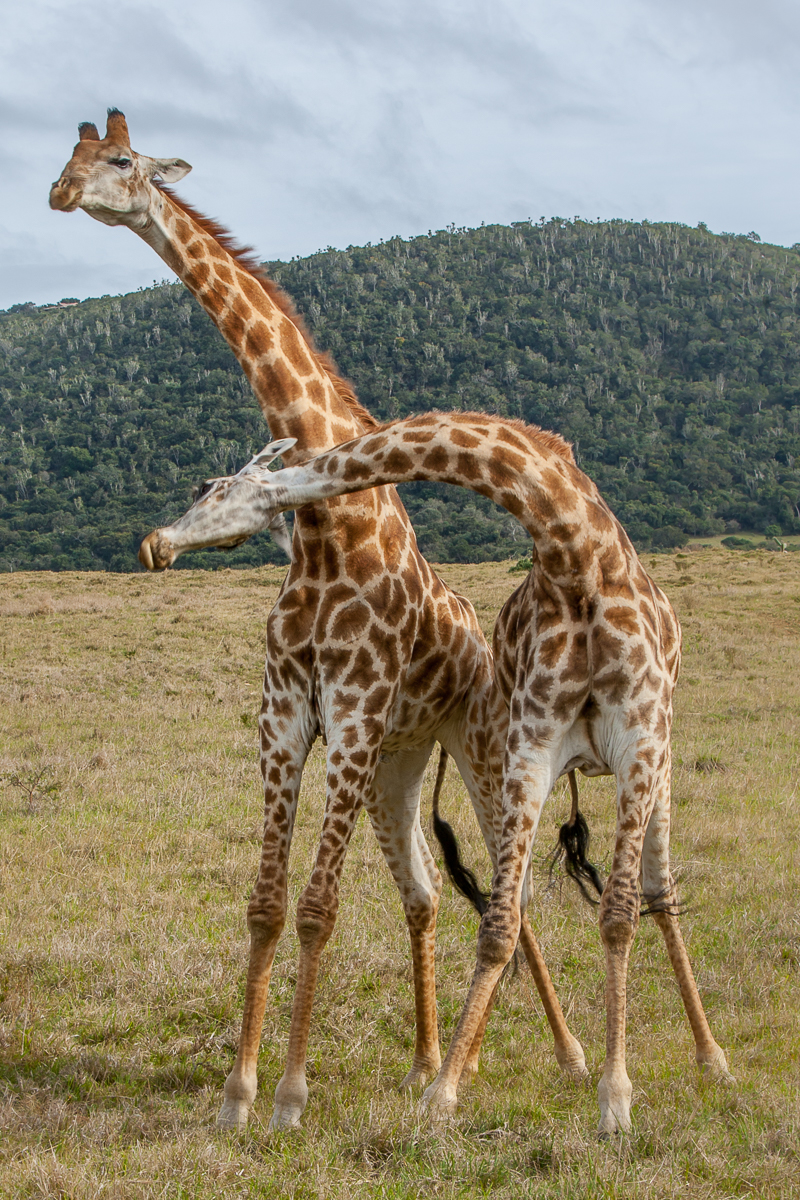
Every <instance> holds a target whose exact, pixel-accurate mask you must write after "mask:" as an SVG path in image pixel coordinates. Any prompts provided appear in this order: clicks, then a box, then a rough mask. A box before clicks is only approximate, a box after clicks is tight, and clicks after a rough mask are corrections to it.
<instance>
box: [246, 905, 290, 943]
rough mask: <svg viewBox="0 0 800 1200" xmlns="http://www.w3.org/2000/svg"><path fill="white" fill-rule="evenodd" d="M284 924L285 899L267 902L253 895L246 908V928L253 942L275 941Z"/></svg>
mask: <svg viewBox="0 0 800 1200" xmlns="http://www.w3.org/2000/svg"><path fill="white" fill-rule="evenodd" d="M285 924H286V899H285V897H282V898H280V899H279V900H269V899H266V898H264V897H261V896H257V895H253V896H252V897H251V898H250V903H249V904H248V906H247V928H248V929H249V931H250V937H251V938H252V939H253V940H254V941H259V942H271V941H277V940H278V938H279V937H280V935H281V932H282V930H283V927H284V925H285Z"/></svg>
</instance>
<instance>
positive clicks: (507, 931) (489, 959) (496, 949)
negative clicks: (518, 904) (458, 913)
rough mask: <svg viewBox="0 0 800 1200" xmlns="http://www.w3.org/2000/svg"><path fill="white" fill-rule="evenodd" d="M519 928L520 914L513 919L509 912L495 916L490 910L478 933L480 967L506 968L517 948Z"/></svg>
mask: <svg viewBox="0 0 800 1200" xmlns="http://www.w3.org/2000/svg"><path fill="white" fill-rule="evenodd" d="M519 927H520V915H519V912H517V914H516V919H513V917H512V915H511V914H509V913H507V912H504V913H499V914H495V913H493V912H492V910H491V908H490V909H488V910H487V912H486V914H485V916H484V917H483V920H482V921H481V927H480V929H479V931H478V956H477V957H478V966H479V967H486V968H495V967H504V966H505V965H506V963H508V962H510V961H511V957H512V955H513V953H514V951H515V950H516V948H517V940H518V938H519Z"/></svg>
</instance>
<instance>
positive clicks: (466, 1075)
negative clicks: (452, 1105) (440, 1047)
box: [458, 1062, 478, 1088]
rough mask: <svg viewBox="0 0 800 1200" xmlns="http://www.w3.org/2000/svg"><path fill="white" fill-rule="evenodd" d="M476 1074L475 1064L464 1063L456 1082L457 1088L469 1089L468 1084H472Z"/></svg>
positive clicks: (476, 1065)
mask: <svg viewBox="0 0 800 1200" xmlns="http://www.w3.org/2000/svg"><path fill="white" fill-rule="evenodd" d="M477 1074H478V1064H477V1062H465V1063H464V1066H463V1067H462V1068H461V1078H460V1079H459V1081H458V1086H459V1087H460V1088H462V1087H469V1086H470V1084H471V1083H473V1082H474V1080H475V1078H476V1076H477Z"/></svg>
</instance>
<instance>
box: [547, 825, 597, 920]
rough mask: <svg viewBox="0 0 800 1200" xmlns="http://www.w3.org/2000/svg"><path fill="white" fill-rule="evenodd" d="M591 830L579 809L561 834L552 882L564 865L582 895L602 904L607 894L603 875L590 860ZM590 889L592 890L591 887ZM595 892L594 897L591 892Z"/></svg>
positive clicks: (553, 857) (552, 857) (552, 861)
mask: <svg viewBox="0 0 800 1200" xmlns="http://www.w3.org/2000/svg"><path fill="white" fill-rule="evenodd" d="M589 840H590V838H589V826H588V825H587V824H586V818H585V817H584V815H583V813H582V812H580V810H578V809H575V810H574V812H573V814H572V816H571V817H570V819H569V821H566V822H565V823H564V824H563V825H562V826H561V828H560V829H559V831H558V843H557V844H556V846H555V849H554V850H553V851H552V852H551V854H550V856H549V860H548V861H549V864H550V878H551V879H552V877H553V872H554V871H555V869H556V867H557V866H558V865H559V863H561V862H563V864H564V870H565V871H566V873H567V874H568V875H569V877H570V879H574V880H575V882H576V883H577V885H578V887H579V888H580V889H581V894H582V895H583V897H584V899H585V900H588V901H589V903H590V904H599V897H600V896H602V894H603V881H602V879H601V878H600V873H599V871H598V870H597V867H595V866H594V865H593V864H592V863H590V862H589V861H588V859H587V857H586V853H587V851H588V849H589ZM587 885H588V886H587ZM589 887H591V888H592V889H593V892H594V893H596V894H593V893H592V892H590V891H589Z"/></svg>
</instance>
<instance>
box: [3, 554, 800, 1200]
mask: <svg viewBox="0 0 800 1200" xmlns="http://www.w3.org/2000/svg"><path fill="white" fill-rule="evenodd" d="M647 566H648V567H649V568H650V569H651V570H652V572H653V574H654V576H655V577H656V579H657V580H658V582H659V583H661V584H662V585H663V586H664V587H665V588H666V590H667V592H668V593H669V595H670V596H671V597H672V599H673V602H674V603H675V605H676V608H677V609H678V611H679V614H680V616H681V619H682V621H683V625H684V636H685V655H684V670H683V677H682V681H681V684H680V686H679V689H678V702H677V720H676V729H675V757H676V772H675V787H674V802H675V804H674V810H675V818H674V834H673V851H674V862H675V866H676V869H677V872H678V874H679V877H680V879H681V884H682V891H683V895H684V898H685V900H686V901H687V902H688V903H689V905H690V909H689V912H688V913H687V915H686V917H685V918H684V922H683V925H684V932H685V934H686V937H687V941H688V944H689V948H690V953H691V955H692V957H693V961H694V964H695V967H696V970H697V975H698V981H699V984H700V987H701V991H702V994H703V997H704V1000H705V1003H706V1007H707V1011H708V1014H709V1017H710V1020H711V1023H712V1027H713V1030H714V1033H715V1035H716V1037H717V1039H718V1040H719V1042H720V1043H721V1045H722V1046H723V1047H724V1048H725V1050H726V1052H727V1053H728V1055H729V1061H730V1063H731V1066H732V1069H733V1071H734V1073H735V1074H736V1076H737V1079H738V1085H737V1087H736V1088H735V1089H732V1090H728V1089H717V1088H713V1087H706V1086H703V1085H702V1083H701V1082H700V1081H699V1080H698V1078H697V1076H696V1073H695V1069H694V1066H693V1063H692V1053H691V1038H690V1035H689V1031H688V1027H687V1025H686V1022H685V1020H684V1018H683V1013H682V1008H681V1005H680V999H679V997H678V994H677V989H676V986H675V984H674V981H673V979H672V977H671V974H670V973H669V968H668V964H667V960H666V955H665V953H664V950H663V947H662V945H661V942H660V938H659V936H658V933H657V930H656V929H655V928H654V927H653V926H652V923H650V922H647V921H644V922H643V924H642V927H641V929H640V932H639V935H638V937H637V941H636V945H635V949H634V953H633V960H632V966H631V975H630V989H629V990H630V1023H629V1029H630V1038H629V1068H630V1073H631V1077H632V1079H633V1082H634V1088H635V1108H634V1123H635V1132H634V1134H633V1136H632V1137H630V1138H626V1139H620V1140H619V1141H617V1142H615V1143H613V1144H610V1145H609V1144H600V1143H598V1142H597V1140H596V1138H595V1133H594V1130H595V1124H596V1119H597V1118H596V1101H595V1094H594V1083H596V1080H597V1075H598V1071H599V1068H600V1065H601V1062H602V1053H603V1019H604V1013H603V996H602V990H603V963H602V954H601V949H600V943H599V938H598V935H597V930H596V922H595V914H594V912H593V911H592V910H591V909H589V908H588V907H587V906H586V905H584V904H583V903H582V902H581V901H580V899H579V898H578V897H576V896H575V895H574V894H573V891H572V889H571V888H570V887H569V886H566V885H564V886H563V887H560V888H556V889H555V890H552V889H551V890H549V891H548V890H547V887H546V883H547V881H546V878H545V877H544V875H543V874H541V873H540V874H539V875H538V876H537V878H538V892H537V895H536V898H535V902H534V904H533V905H532V907H531V914H532V917H533V919H534V924H535V926H536V927H537V929H538V930H539V931H540V934H541V940H542V943H543V947H544V950H545V953H546V956H547V959H548V962H549V963H550V966H551V969H552V971H553V975H554V978H555V981H556V985H557V987H558V990H559V993H560V995H561V998H562V1001H563V1004H564V1007H565V1009H567V1010H568V1011H569V1014H570V1016H569V1019H570V1024H571V1026H572V1028H573V1029H574V1030H575V1032H576V1033H577V1034H578V1036H579V1037H580V1038H581V1040H582V1041H583V1044H584V1047H585V1049H586V1051H587V1058H588V1061H589V1063H590V1066H591V1068H592V1071H593V1084H592V1086H590V1087H574V1086H572V1085H569V1084H567V1083H565V1082H564V1081H563V1080H562V1078H561V1076H560V1075H559V1072H558V1070H557V1068H556V1067H555V1064H554V1062H553V1058H552V1053H551V1050H550V1040H549V1035H548V1032H547V1029H546V1026H545V1023H544V1021H543V1018H542V1016H541V1013H540V1010H539V1008H538V1006H537V1003H536V1001H535V998H534V996H533V994H532V987H531V982H530V977H529V976H528V975H527V973H524V972H522V973H520V975H519V976H517V977H516V978H510V979H508V980H507V982H506V983H505V984H504V986H503V991H502V996H501V1000H500V1003H499V1004H498V1008H497V1011H496V1013H495V1016H494V1018H493V1021H492V1024H491V1026H490V1030H489V1034H488V1037H487V1041H486V1052H485V1055H484V1060H483V1066H482V1070H481V1075H480V1077H479V1079H478V1081H477V1083H476V1084H475V1086H474V1087H473V1088H472V1089H471V1091H470V1092H468V1093H467V1094H466V1095H465V1096H464V1101H463V1104H462V1107H461V1109H460V1111H459V1115H458V1118H457V1121H456V1123H455V1124H454V1125H453V1126H452V1128H450V1129H448V1130H447V1131H446V1132H444V1133H441V1134H438V1135H437V1134H433V1133H431V1132H430V1131H429V1130H428V1129H427V1128H426V1127H425V1125H424V1124H420V1123H419V1122H418V1118H417V1111H416V1104H415V1101H414V1100H409V1099H407V1098H405V1097H401V1096H400V1095H399V1094H398V1093H397V1092H396V1091H395V1085H396V1083H397V1082H398V1081H399V1080H400V1079H401V1078H402V1076H403V1074H404V1072H405V1070H406V1069H407V1067H408V1064H409V1061H410V1056H411V1047H412V1030H411V1020H412V1014H413V997H412V991H411V985H410V971H409V964H408V948H407V937H406V934H405V928H404V924H403V920H402V910H401V907H400V904H399V902H398V899H397V896H396V893H395V891H394V888H393V885H392V883H391V880H390V878H389V875H388V872H387V871H386V869H385V867H384V865H383V862H382V860H381V856H380V852H379V850H378V848H377V845H376V843H375V841H374V839H373V837H372V834H371V832H370V830H369V827H368V825H366V824H365V823H364V822H363V820H362V822H361V823H360V824H359V828H358V831H357V833H356V836H355V839H354V844H353V846H352V849H351V852H350V856H349V860H348V864H347V868H346V872H345V879H344V889H343V890H344V897H343V904H342V909H341V915H340V918H339V923H338V925H337V929H336V933H335V935H334V937H333V939H332V940H331V943H330V946H329V950H328V952H327V953H326V957H325V966H324V971H323V974H322V978H321V980H320V986H319V992H318V1002H317V1006H316V1009H315V1014H314V1020H313V1026H312V1039H311V1055H310V1064H309V1068H310V1069H309V1081H310V1087H311V1096H310V1102H309V1107H308V1109H307V1113H306V1117H305V1122H304V1129H303V1130H302V1131H301V1132H299V1133H295V1134H289V1135H285V1136H280V1137H278V1138H275V1139H269V1138H268V1137H267V1135H266V1128H265V1126H266V1120H267V1118H268V1116H269V1112H270V1107H271V1105H270V1101H271V1095H272V1091H273V1089H274V1086H275V1084H276V1082H277V1079H278V1078H279V1075H280V1072H281V1069H282V1062H283V1056H284V1051H285V1045H286V1036H287V1031H288V1020H289V1011H290V1005H291V997H292V989H293V983H294V972H295V963H296V939H295V935H294V932H293V930H292V929H291V928H287V930H286V932H285V934H284V937H283V939H282V942H281V945H280V948H279V952H278V957H277V960H276V968H275V972H274V975H273V984H272V991H271V1000H270V1004H269V1007H268V1011H267V1018H266V1022H265V1029H264V1048H263V1052H262V1059H261V1075H260V1086H261V1091H260V1095H259V1099H258V1100H257V1102H256V1108H255V1113H254V1118H253V1121H252V1127H251V1130H250V1131H249V1132H248V1133H247V1134H246V1135H244V1136H242V1137H230V1138H228V1137H219V1136H218V1135H216V1134H215V1132H214V1129H213V1120H214V1116H215V1113H216V1110H217V1107H218V1103H219V1099H220V1093H221V1087H222V1082H223V1079H224V1076H225V1074H226V1073H227V1070H228V1069H229V1067H230V1065H231V1062H232V1057H233V1047H234V1044H235V1039H236V1036H237V1026H238V1019H239V1014H240V1010H241V999H242V984H243V979H244V970H245V963H246V953H247V938H246V929H245V921H244V912H245V903H246V897H247V894H248V892H249V888H250V886H251V883H252V880H253V877H254V872H255V866H256V862H257V856H258V845H259V825H260V806H261V803H260V795H259V787H258V771H257V754H256V742H255V739H256V732H255V714H256V712H257V710H258V703H259V696H260V683H261V679H260V676H261V660H262V655H263V637H264V629H265V623H266V616H267V612H268V610H269V608H270V605H271V604H272V602H273V600H274V597H275V594H276V592H277V587H278V584H279V581H280V576H281V573H280V572H279V571H277V570H276V569H275V568H265V569H263V570H258V571H242V572H232V571H221V572H218V573H214V574H211V573H205V574H203V573H195V572H188V571H187V572H175V573H172V574H169V575H166V576H162V577H145V576H142V575H134V576H113V575H85V574H84V575H78V574H75V575H44V574H42V575H34V574H27V575H7V576H3V577H2V579H1V580H0V613H1V614H2V625H1V626H0V697H1V699H0V783H1V784H2V786H0V829H1V830H2V838H1V840H0V854H1V855H2V875H1V876H0V878H1V879H2V885H1V890H0V1062H1V1063H2V1066H1V1067H0V1072H1V1074H0V1084H1V1087H0V1195H2V1196H4V1197H5V1196H9V1197H11V1196H14V1197H16V1196H58V1197H70V1198H72V1197H74V1198H76V1200H77V1198H81V1200H83V1198H84V1197H86V1198H89V1197H95V1196H109V1197H137V1198H138V1197H157V1196H167V1197H184V1196H185V1197H189V1196H191V1197H208V1198H210V1197H219V1196H258V1197H262V1196H264V1197H272V1196H275V1197H279V1196H280V1197H284V1196H285V1197H296V1198H300V1197H303V1198H307V1197H339V1196H346V1197H351V1196H352V1197H367V1196H370V1197H371V1196H385V1197H416V1196H419V1195H425V1196H436V1197H456V1196H458V1197H462V1196H469V1197H472V1196H476V1197H477V1196H484V1195H492V1196H497V1197H517V1196H531V1197H539V1196H541V1197H544V1196H547V1197H551V1196H558V1197H616V1196H620V1197H621V1196H625V1197H629V1196H636V1197H648V1198H650V1197H653V1198H658V1197H674V1196H679V1195H680V1196H688V1197H698V1198H700V1197H703V1198H705V1197H709V1198H711V1197H714V1198H721V1197H730V1196H740V1195H748V1196H749V1195H757V1196H776V1197H777V1196H785V1197H789V1196H794V1195H797V1194H798V1192H800V1122H799V1121H798V1116H799V1115H800V1109H799V1108H798V1083H800V1079H799V1078H798V1071H799V1068H798V1049H799V1048H800V971H799V968H798V964H800V920H799V919H798V905H797V889H798V870H797V866H798V864H797V861H796V860H797V846H798V832H799V830H798V824H799V823H800V817H799V816H798V813H799V812H800V807H799V806H798V800H797V795H796V793H797V787H798V780H799V779H800V775H798V745H799V741H798V728H799V725H798V716H799V715H800V713H799V710H800V638H798V633H800V555H783V556H781V555H777V554H767V553H763V552H758V553H752V554H741V553H736V552H734V553H729V552H726V551H724V550H720V549H713V550H707V551H700V552H693V553H687V554H678V555H673V556H663V557H659V558H654V559H652V560H650V559H648V560H647ZM442 574H443V575H444V576H445V578H446V579H447V580H448V581H449V582H450V583H451V584H452V585H453V586H455V587H456V588H457V589H458V590H459V591H463V592H465V593H466V594H467V595H469V596H470V597H471V598H472V600H473V601H474V602H475V604H476V607H477V608H478V611H479V615H480V616H481V619H482V620H483V621H484V624H485V627H486V628H487V630H488V629H490V628H491V626H492V624H493V621H494V617H495V614H496V612H497V610H498V608H499V606H500V604H501V603H502V601H503V600H504V599H505V597H506V595H507V594H508V593H509V592H510V591H511V589H512V588H513V587H514V586H515V585H516V583H517V582H518V577H517V576H514V575H509V574H508V573H507V567H506V566H505V565H491V564H486V565H483V566H459V567H453V566H450V567H444V568H442ZM323 780H324V773H323V758H322V750H321V747H320V746H319V745H318V746H317V747H316V748H315V750H314V752H313V754H312V757H311V760H310V762H309V766H308V769H307V772H306V780H305V785H304V792H303V796H302V800H301V806H300V817H299V820H298V825H297V832H296V835H295V844H294V848H293V858H292V871H291V890H292V898H293V899H296V897H297V894H298V892H299V890H300V888H301V887H302V885H303V882H304V881H305V879H306V877H307V874H308V870H309V864H310V862H311V859H312V856H313V852H314V848H315V842H316V836H317V831H318V828H319V824H320V817H321V806H322V787H323ZM430 783H431V781H430V779H429V780H428V783H427V795H426V802H427V797H429V795H430ZM582 790H583V795H584V807H585V810H586V813H587V817H588V818H589V820H590V824H591V826H592V829H593V832H594V838H595V840H594V850H595V854H596V857H597V858H598V859H599V860H600V861H601V863H602V862H604V861H607V856H608V852H609V849H610V844H611V843H610V837H611V831H612V828H613V785H612V784H611V782H610V781H604V780H598V781H592V782H584V783H583V788H582ZM443 808H444V810H445V812H447V813H448V814H451V815H452V816H453V818H454V823H455V824H456V827H457V829H458V832H459V833H460V835H461V836H462V838H463V840H464V849H465V855H466V856H467V857H468V859H469V860H470V861H471V862H472V863H474V864H476V865H477V866H478V867H479V873H481V874H482V875H483V877H484V878H486V876H487V874H488V866H487V860H486V855H485V851H484V850H483V847H482V844H481V841H480V836H479V834H478V832H477V828H476V825H475V822H474V820H473V818H472V815H471V812H470V810H469V806H468V802H467V800H466V796H465V793H464V789H463V787H462V785H461V783H460V781H459V780H458V779H457V777H456V775H455V772H454V771H452V770H451V774H450V776H449V777H448V783H447V785H446V790H445V796H444V803H443ZM566 808H567V801H566V797H565V795H564V792H563V791H562V790H561V789H559V791H558V794H557V795H556V796H555V797H554V798H553V801H552V802H551V804H550V805H549V806H548V808H547V810H546V813H545V817H544V819H543V823H542V828H541V832H540V836H539V840H538V842H537V853H538V854H539V856H540V857H543V856H544V854H545V852H546V850H547V849H549V847H550V845H551V844H552V842H553V840H554V835H555V829H556V828H557V825H558V824H559V823H560V821H561V820H563V818H564V813H565V811H566ZM475 930H476V925H475V921H474V919H473V918H472V917H471V916H470V915H469V913H468V912H467V911H466V907H465V905H464V903H463V902H462V901H461V899H460V898H459V897H457V896H455V895H454V894H453V893H452V891H451V889H450V888H449V887H446V888H445V894H444V898H443V903H442V910H441V918H440V926H439V940H438V964H437V966H438V973H439V1011H440V1020H441V1029H442V1039H443V1043H444V1044H445V1045H446V1044H447V1042H448V1041H449V1037H450V1033H451V1031H452V1028H453V1025H454V1022H455V1020H456V1018H457V1015H458V1012H459V1010H460V1006H461V1003H462V1000H463V997H464V994H465V989H466V986H467V983H468V980H469V978H470V975H471V971H472V966H473V961H474V938H475Z"/></svg>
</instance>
